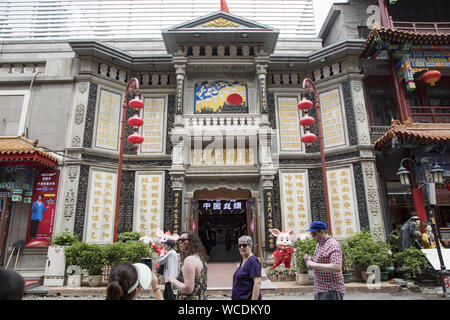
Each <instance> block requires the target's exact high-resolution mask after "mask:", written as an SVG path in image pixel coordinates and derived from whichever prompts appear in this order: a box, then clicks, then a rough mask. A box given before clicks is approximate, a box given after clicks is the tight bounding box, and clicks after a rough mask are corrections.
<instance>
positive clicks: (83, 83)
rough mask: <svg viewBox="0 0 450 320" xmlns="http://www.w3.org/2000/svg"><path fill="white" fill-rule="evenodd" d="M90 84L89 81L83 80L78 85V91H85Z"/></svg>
mask: <svg viewBox="0 0 450 320" xmlns="http://www.w3.org/2000/svg"><path fill="white" fill-rule="evenodd" d="M88 85H89V83H87V82H81V83H80V85H79V86H78V91H80V93H85V92H86V90H87V89H88Z"/></svg>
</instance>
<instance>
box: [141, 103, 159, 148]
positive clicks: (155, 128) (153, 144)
mask: <svg viewBox="0 0 450 320" xmlns="http://www.w3.org/2000/svg"><path fill="white" fill-rule="evenodd" d="M144 103H145V105H144V115H143V119H144V125H143V127H142V130H143V131H142V136H143V137H144V143H143V144H142V149H141V152H143V153H145V152H162V151H163V150H162V149H163V135H164V121H163V120H164V107H165V99H164V98H146V99H145V100H144Z"/></svg>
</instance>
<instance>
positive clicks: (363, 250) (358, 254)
mask: <svg viewBox="0 0 450 320" xmlns="http://www.w3.org/2000/svg"><path fill="white" fill-rule="evenodd" d="M346 241H347V243H348V245H349V247H350V251H351V254H352V257H353V264H354V265H355V267H356V268H358V269H359V271H360V272H361V278H362V280H363V281H364V282H366V281H367V278H368V273H367V269H368V267H369V266H374V265H375V266H377V267H379V269H380V270H384V269H386V268H387V266H389V265H390V264H391V263H392V254H391V251H390V248H389V246H388V244H386V243H385V242H384V241H382V240H381V239H377V238H375V237H374V236H373V235H372V234H371V233H369V232H367V231H361V232H358V233H356V234H354V235H352V236H350V237H349V238H348V239H347V240H346Z"/></svg>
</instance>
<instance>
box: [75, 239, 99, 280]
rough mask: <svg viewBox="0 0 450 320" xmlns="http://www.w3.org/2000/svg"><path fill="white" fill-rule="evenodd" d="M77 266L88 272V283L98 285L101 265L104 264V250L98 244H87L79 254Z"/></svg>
mask: <svg viewBox="0 0 450 320" xmlns="http://www.w3.org/2000/svg"><path fill="white" fill-rule="evenodd" d="M78 262H79V266H80V267H81V268H82V269H85V270H86V271H87V272H88V277H87V280H88V283H89V286H91V287H98V286H99V285H100V284H101V281H102V274H103V267H105V265H106V257H105V250H104V248H103V247H102V246H101V245H99V244H88V245H87V246H86V247H85V248H84V250H82V251H81V253H80V256H79V261H78Z"/></svg>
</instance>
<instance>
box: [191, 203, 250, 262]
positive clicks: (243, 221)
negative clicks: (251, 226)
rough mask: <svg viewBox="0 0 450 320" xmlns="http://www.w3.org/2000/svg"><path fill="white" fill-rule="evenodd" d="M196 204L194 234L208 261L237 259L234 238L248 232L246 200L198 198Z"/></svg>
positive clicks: (235, 239) (237, 254) (238, 255)
mask: <svg viewBox="0 0 450 320" xmlns="http://www.w3.org/2000/svg"><path fill="white" fill-rule="evenodd" d="M198 206H199V207H198V235H199V237H200V239H201V241H202V243H203V245H204V246H205V249H206V251H207V253H208V255H209V257H210V259H209V261H210V262H235V261H239V260H240V259H241V255H240V254H239V250H238V248H237V241H238V239H239V237H240V236H243V235H245V234H248V225H247V201H246V200H237V199H231V200H199V201H198Z"/></svg>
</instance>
